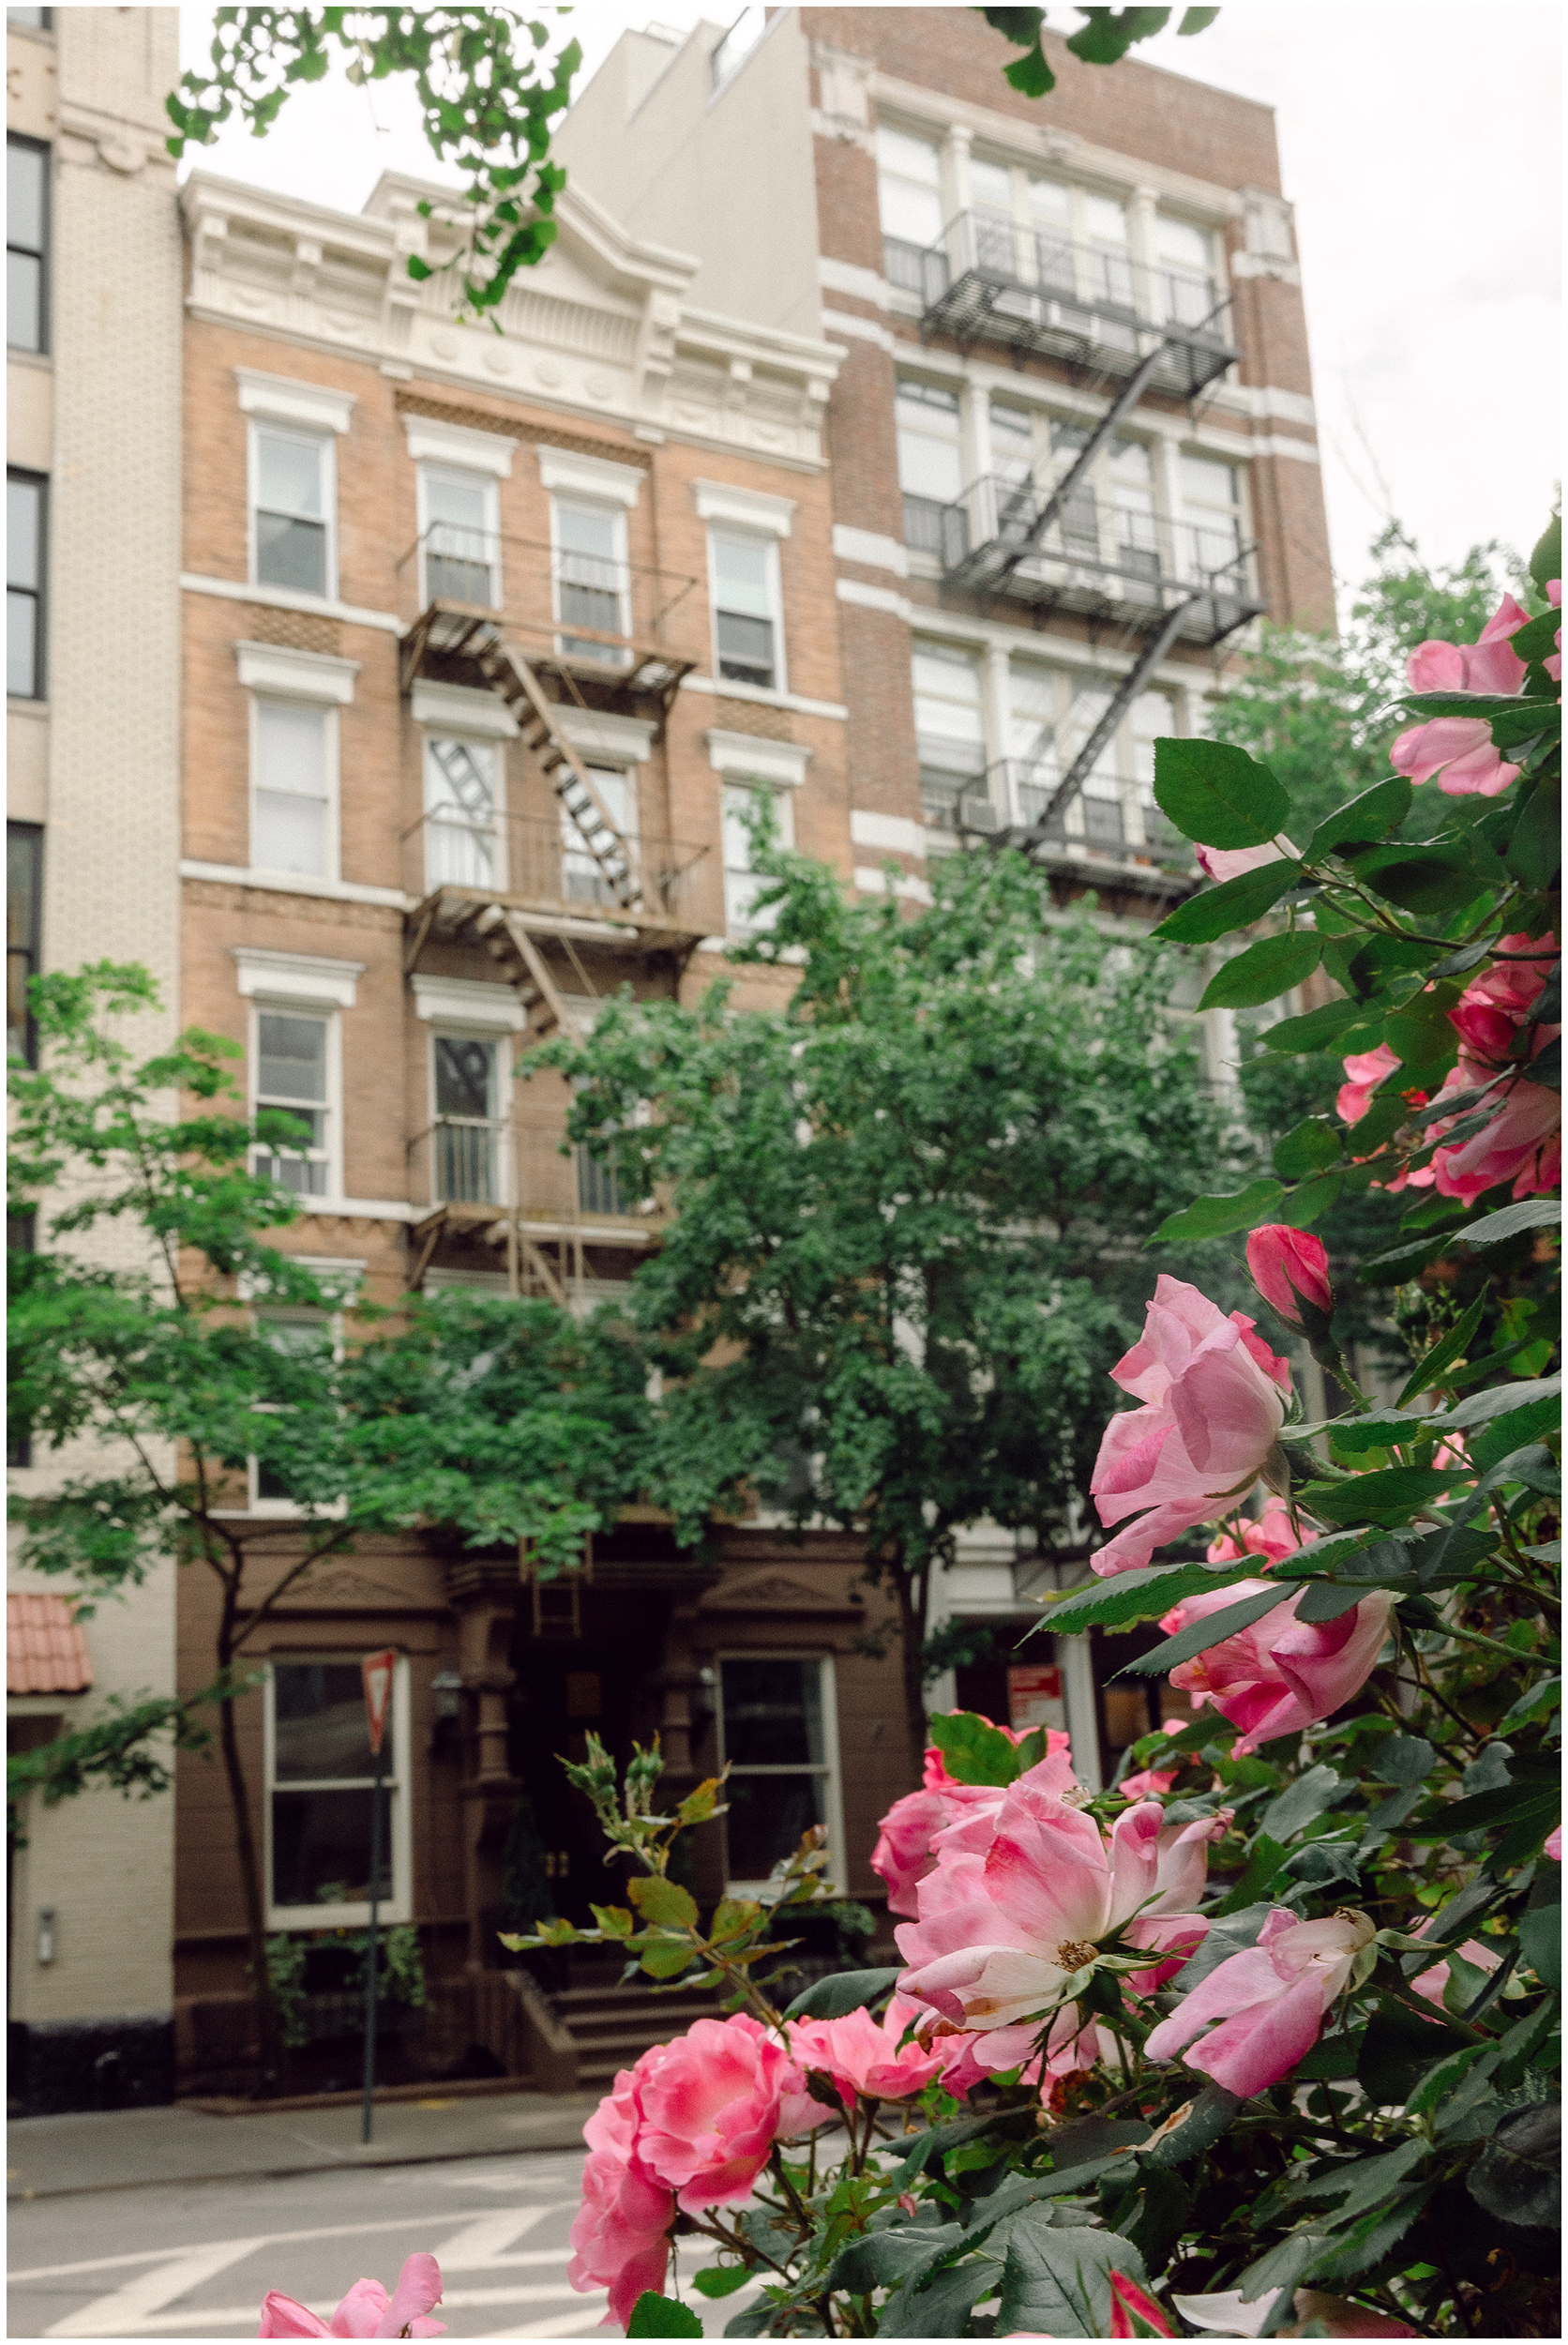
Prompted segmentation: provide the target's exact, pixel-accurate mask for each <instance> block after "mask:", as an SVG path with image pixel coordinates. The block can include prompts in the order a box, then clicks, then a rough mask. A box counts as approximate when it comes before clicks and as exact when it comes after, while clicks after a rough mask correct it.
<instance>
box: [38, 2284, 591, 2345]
mask: <svg viewBox="0 0 1568 2345" xmlns="http://www.w3.org/2000/svg"><path fill="white" fill-rule="evenodd" d="M100 2301H101V2302H102V2303H104V2304H107V2303H108V2302H109V2301H110V2300H109V2299H108V2298H104V2299H101V2300H100ZM581 2302H582V2298H581V2297H580V2295H579V2294H578V2292H577V2290H576V2289H575V2288H572V2287H570V2286H568V2285H567V2283H566V2282H565V2280H560V2281H556V2282H554V2283H552V2284H550V2285H547V2286H544V2287H538V2286H535V2287H520V2288H448V2289H446V2290H445V2292H444V2293H443V2295H442V2299H441V2303H440V2304H439V2306H438V2307H436V2309H437V2311H438V2312H460V2311H463V2310H464V2309H465V2308H467V2307H476V2306H480V2305H553V2304H572V2305H580V2303H581ZM337 2308H338V2307H337V2303H336V2300H335V2299H329V2298H326V2297H322V2298H319V2299H317V2300H316V2301H315V2302H314V2303H311V2304H309V2305H308V2306H307V2307H306V2309H307V2310H308V2311H310V2312H314V2313H316V2314H317V2315H318V2316H319V2317H320V2318H321V2319H322V2320H324V2321H325V2320H328V2319H330V2317H331V2315H332V2314H333V2313H334V2312H336V2310H337ZM93 2309H94V2307H91V2306H88V2307H84V2312H90V2311H92V2310H93ZM260 2309H261V2299H260V2298H259V2297H256V2298H252V2300H251V2301H250V2302H249V2304H243V2305H202V2306H199V2307H197V2309H196V2310H195V2311H193V2312H165V2311H161V2310H158V2311H153V2312H149V2313H148V2314H147V2316H146V2317H145V2318H144V2319H139V2320H129V2321H121V2320H118V2319H117V2318H116V2322H115V2325H114V2326H113V2327H112V2328H98V2327H94V2328H90V2329H87V2328H75V2329H70V2330H67V2329H65V2328H63V2327H62V2328H57V2329H50V2330H48V2331H47V2332H46V2334H47V2335H48V2336H50V2337H65V2336H71V2337H165V2336H169V2335H172V2334H173V2331H174V2330H176V2329H193V2330H197V2331H210V2330H213V2329H219V2328H224V2329H227V2328H232V2327H233V2326H234V2323H235V2322H239V2321H246V2322H252V2321H254V2320H255V2319H256V2316H257V2314H258V2312H259V2311H260ZM84 2312H83V2313H79V2314H77V2315H76V2316H75V2317H76V2318H77V2320H79V2321H80V2320H82V2319H83V2317H84ZM603 2318H604V2306H603V2303H602V2301H601V2302H600V2304H599V2306H598V2309H597V2310H596V2312H595V2314H594V2324H595V2325H597V2324H598V2322H600V2321H602V2320H603ZM552 2333H553V2330H552V2328H551V2327H550V2326H549V2325H547V2327H546V2331H545V2334H546V2335H547V2336H548V2335H550V2334H552ZM252 2334H254V2332H252Z"/></svg>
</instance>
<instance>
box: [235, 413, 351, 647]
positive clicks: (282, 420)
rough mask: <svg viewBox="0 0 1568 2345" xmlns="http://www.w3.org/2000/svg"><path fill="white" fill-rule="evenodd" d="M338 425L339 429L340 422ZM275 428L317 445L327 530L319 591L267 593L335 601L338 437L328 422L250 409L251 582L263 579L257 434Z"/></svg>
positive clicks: (248, 547)
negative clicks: (259, 551)
mask: <svg viewBox="0 0 1568 2345" xmlns="http://www.w3.org/2000/svg"><path fill="white" fill-rule="evenodd" d="M339 429H342V427H341V426H339ZM263 431H276V432H279V433H280V434H281V436H282V437H283V438H284V439H289V440H303V441H305V442H306V443H307V444H308V445H309V446H311V447H314V448H316V449H317V450H318V451H319V453H320V456H321V462H322V521H323V523H324V527H325V531H326V560H325V564H324V567H325V571H326V576H325V579H324V582H323V585H322V591H321V593H320V595H312V594H311V593H310V592H309V588H308V587H303V586H287V587H282V588H279V587H268V589H267V592H268V593H269V594H277V593H283V594H291V595H298V596H299V597H300V598H302V599H303V600H304V601H307V602H336V601H337V599H338V438H337V432H336V431H334V430H333V429H332V427H331V426H330V425H317V424H309V423H296V422H294V420H293V419H292V418H291V417H286V416H276V415H268V414H266V413H264V412H258V413H253V414H252V415H251V416H250V419H249V429H248V432H247V448H246V457H247V471H248V488H247V507H246V540H247V545H246V566H247V575H248V577H249V582H250V583H251V585H252V586H259V585H261V584H262V583H263V580H262V578H261V575H260V572H259V570H258V567H257V545H256V513H257V510H258V507H259V505H260V502H261V489H262V465H261V456H260V452H259V447H258V438H259V434H260V433H262V432H263Z"/></svg>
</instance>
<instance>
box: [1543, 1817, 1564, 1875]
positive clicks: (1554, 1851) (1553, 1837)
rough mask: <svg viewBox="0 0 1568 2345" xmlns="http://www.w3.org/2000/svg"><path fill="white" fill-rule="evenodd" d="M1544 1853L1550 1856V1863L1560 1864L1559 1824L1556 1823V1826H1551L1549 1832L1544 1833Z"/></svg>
mask: <svg viewBox="0 0 1568 2345" xmlns="http://www.w3.org/2000/svg"><path fill="white" fill-rule="evenodd" d="M1546 1854H1547V1855H1548V1856H1549V1857H1550V1858H1551V1860H1552V1863H1553V1864H1554V1865H1560V1864H1561V1862H1562V1826H1561V1825H1560V1824H1558V1825H1556V1826H1555V1827H1554V1828H1553V1829H1552V1830H1551V1831H1550V1832H1548V1833H1547V1835H1546Z"/></svg>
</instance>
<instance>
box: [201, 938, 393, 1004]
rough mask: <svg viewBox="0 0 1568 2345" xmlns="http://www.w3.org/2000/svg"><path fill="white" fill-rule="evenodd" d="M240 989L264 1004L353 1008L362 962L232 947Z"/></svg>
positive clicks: (250, 947)
mask: <svg viewBox="0 0 1568 2345" xmlns="http://www.w3.org/2000/svg"><path fill="white" fill-rule="evenodd" d="M230 949H231V950H232V951H233V953H234V962H235V965H236V967H237V969H238V971H239V990H240V991H241V993H243V994H245V995H247V996H248V997H253V998H256V999H259V1000H263V1001H277V1002H309V1003H313V1004H314V1005H315V1006H317V1007H318V1008H322V1009H352V1008H353V1007H354V991H355V987H356V984H357V981H358V979H359V978H360V977H362V976H364V974H365V963H364V962H363V961H321V960H318V959H317V958H316V956H315V955H314V954H311V953H275V952H269V951H265V950H264V949H263V947H262V946H259V945H235V946H231V948H230Z"/></svg>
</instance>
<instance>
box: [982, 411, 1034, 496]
mask: <svg viewBox="0 0 1568 2345" xmlns="http://www.w3.org/2000/svg"><path fill="white" fill-rule="evenodd" d="M991 455H992V457H993V459H994V460H995V463H996V468H997V470H998V471H999V472H1002V473H1005V474H1006V475H1007V477H1009V478H1010V479H1017V478H1020V477H1025V476H1027V475H1028V473H1029V472H1030V470H1031V468H1032V466H1033V461H1034V419H1033V416H1031V414H1030V412H1029V410H1028V408H1027V407H1008V406H1004V405H1003V402H1002V401H1000V400H993V401H991Z"/></svg>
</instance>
